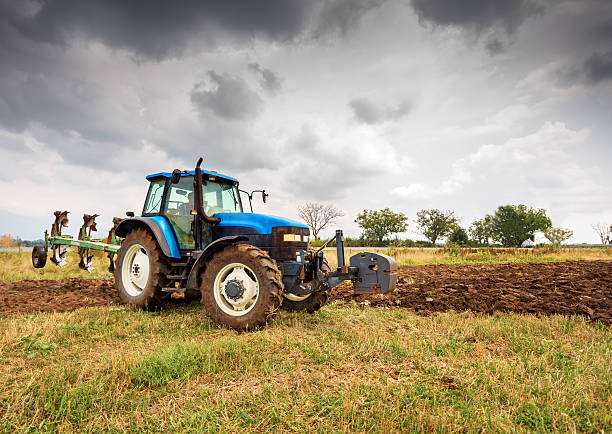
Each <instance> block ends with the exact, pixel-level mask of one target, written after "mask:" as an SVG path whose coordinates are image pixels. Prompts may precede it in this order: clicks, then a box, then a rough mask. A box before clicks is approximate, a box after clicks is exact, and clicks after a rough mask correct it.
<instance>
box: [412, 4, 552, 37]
mask: <svg viewBox="0 0 612 434" xmlns="http://www.w3.org/2000/svg"><path fill="white" fill-rule="evenodd" d="M412 6H413V8H414V10H415V12H416V13H417V15H418V17H419V20H420V21H421V22H429V23H432V24H434V25H440V26H455V27H460V28H464V29H468V30H471V31H475V32H476V33H477V34H480V33H481V32H482V31H485V30H491V29H501V30H503V31H505V32H506V33H507V34H512V33H514V32H515V31H516V29H517V28H518V27H519V26H520V25H521V24H522V23H523V21H524V20H525V19H527V18H529V17H531V16H535V15H539V14H542V13H544V7H543V6H542V5H541V4H540V3H537V2H536V1H533V0H496V1H491V0H412Z"/></svg>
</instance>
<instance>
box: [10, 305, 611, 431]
mask: <svg viewBox="0 0 612 434" xmlns="http://www.w3.org/2000/svg"><path fill="white" fill-rule="evenodd" d="M0 328H1V329H2V334H1V335H0V351H1V354H2V357H1V359H0V360H1V361H0V370H1V372H0V376H1V378H2V384H3V387H2V389H1V391H0V431H6V432H12V431H15V430H23V431H38V430H64V431H73V430H79V431H81V430H82V431H100V430H103V431H108V430H110V431H123V430H130V431H147V430H164V431H170V430H182V431H183V430H186V431H202V430H204V431H236V430H247V431H263V430H272V429H274V430H284V431H348V430H350V431H375V432H389V431H412V430H426V431H430V430H436V431H437V430H439V431H456V430H458V431H481V430H483V429H484V430H488V431H500V430H502V431H510V430H518V431H529V430H539V431H590V432H595V431H609V430H610V429H611V428H612V413H611V412H610V409H611V408H612V365H611V364H610V358H611V356H612V334H611V333H610V330H609V329H608V328H607V327H605V326H602V325H600V324H597V323H589V322H587V321H585V320H584V319H582V318H578V317H572V318H566V317H560V316H552V317H543V318H538V317H533V316H520V315H505V314H499V315H494V316H475V315H472V314H467V313H464V314H453V313H449V314H442V315H439V316H435V317H421V316H417V315H415V314H412V313H409V312H408V311H405V310H399V309H373V308H365V309H362V308H360V307H359V306H358V305H356V304H341V305H339V304H333V305H329V306H326V307H324V308H323V310H322V311H321V312H319V313H316V314H313V315H308V314H288V313H282V314H281V315H280V316H279V317H277V319H275V320H274V322H273V323H272V324H270V325H269V326H268V327H267V328H265V329H264V330H261V331H257V332H253V333H246V334H237V333H235V332H232V331H228V330H224V329H218V328H217V327H215V326H213V325H211V323H210V322H209V321H208V319H207V318H206V317H205V316H204V315H203V313H202V310H201V309H200V308H199V307H198V306H197V305H189V306H180V307H179V306H176V307H171V308H170V309H168V310H165V311H162V312H160V313H146V312H134V311H130V310H128V309H125V308H122V307H119V308H89V309H82V310H78V311H75V312H71V313H63V314H34V315H11V316H9V317H4V318H0Z"/></svg>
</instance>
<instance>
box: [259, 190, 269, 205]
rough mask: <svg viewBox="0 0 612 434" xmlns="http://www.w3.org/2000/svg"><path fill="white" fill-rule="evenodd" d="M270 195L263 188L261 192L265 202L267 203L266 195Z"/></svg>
mask: <svg viewBox="0 0 612 434" xmlns="http://www.w3.org/2000/svg"><path fill="white" fill-rule="evenodd" d="M268 196H270V195H269V194H268V193H266V190H263V191H262V192H261V198H262V199H263V203H266V197H268Z"/></svg>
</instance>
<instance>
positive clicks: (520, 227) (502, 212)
mask: <svg viewBox="0 0 612 434" xmlns="http://www.w3.org/2000/svg"><path fill="white" fill-rule="evenodd" d="M551 226H552V222H551V221H550V218H549V217H548V216H547V215H546V210H544V209H541V208H538V209H536V208H531V207H527V206H526V205H504V206H500V207H499V208H497V211H495V214H493V216H492V217H491V234H492V238H493V240H494V241H496V242H499V243H501V244H503V245H504V246H515V247H520V246H521V245H523V243H524V242H525V241H527V240H530V241H534V239H535V233H536V232H537V231H541V232H544V231H546V230H547V229H548V228H550V227H551Z"/></svg>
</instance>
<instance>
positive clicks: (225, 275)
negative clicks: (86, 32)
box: [32, 158, 397, 331]
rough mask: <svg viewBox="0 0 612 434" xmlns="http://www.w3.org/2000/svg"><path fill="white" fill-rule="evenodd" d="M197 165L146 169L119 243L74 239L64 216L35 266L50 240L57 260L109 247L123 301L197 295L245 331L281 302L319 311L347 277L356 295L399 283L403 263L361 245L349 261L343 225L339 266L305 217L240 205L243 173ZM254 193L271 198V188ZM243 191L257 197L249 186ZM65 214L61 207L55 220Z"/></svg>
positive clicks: (150, 304)
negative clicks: (75, 251)
mask: <svg viewBox="0 0 612 434" xmlns="http://www.w3.org/2000/svg"><path fill="white" fill-rule="evenodd" d="M201 163H202V158H200V159H199V160H198V162H197V165H196V168H195V170H179V169H175V170H174V171H173V172H171V173H169V172H162V173H156V174H152V175H149V176H147V180H148V181H149V182H150V184H149V190H148V193H147V197H146V199H145V203H144V208H143V211H142V215H141V216H140V217H135V216H134V213H131V212H129V213H127V215H128V218H127V219H124V220H123V221H116V223H117V224H116V225H115V227H114V228H113V229H114V236H117V237H119V238H123V239H122V240H121V241H117V242H116V243H112V244H106V245H103V247H100V246H97V244H99V243H95V242H93V241H88V240H89V238H88V236H87V234H85V235H84V236H79V240H72V238H71V237H69V236H62V235H61V228H62V221H61V220H60V222H57V221H56V224H55V225H54V227H53V228H52V232H51V237H48V236H47V234H45V235H46V236H45V239H46V243H45V246H40V247H39V248H38V249H37V250H36V252H33V256H32V259H33V263H34V266H35V267H39V266H44V263H45V261H46V251H47V248H48V247H49V244H50V245H51V247H53V249H54V258H55V259H53V258H52V261H53V262H56V263H57V262H60V261H62V260H63V256H61V255H62V250H61V249H62V248H64V249H65V248H66V245H72V246H77V247H79V248H80V251H81V250H83V253H82V257H84V258H85V259H84V261H85V262H84V265H85V266H89V267H91V263H90V262H87V258H90V256H88V252H89V251H88V250H87V249H94V250H96V249H98V250H102V249H103V250H105V251H107V252H109V257H110V258H111V270H112V271H113V272H114V276H115V282H116V286H117V289H118V291H119V295H120V297H121V300H122V301H123V302H124V303H127V304H130V305H134V306H138V307H141V308H157V307H159V306H161V305H162V304H163V303H164V302H165V301H166V300H168V298H170V297H171V296H172V294H173V293H174V294H176V295H175V296H187V297H194V296H195V297H199V298H200V299H201V302H202V303H203V305H204V309H205V310H206V312H207V314H208V315H209V316H210V318H211V319H212V320H213V321H214V322H215V323H217V324H219V325H224V326H227V327H230V328H233V329H235V330H240V331H244V330H252V329H254V328H257V327H259V326H262V325H264V324H265V323H266V322H268V321H269V320H270V319H271V318H272V317H273V316H274V315H275V314H276V312H277V311H278V309H279V308H281V309H286V310H290V311H307V312H314V311H316V310H318V309H320V308H321V306H323V305H324V304H325V303H326V302H327V299H328V295H329V291H330V289H331V288H332V287H334V286H335V285H337V284H339V283H340V282H342V281H344V280H351V281H352V282H353V285H354V290H355V292H356V293H369V292H379V293H386V292H388V291H390V290H392V289H393V288H395V284H396V281H397V265H396V263H395V261H394V260H393V259H392V258H390V257H388V256H385V255H382V254H376V253H370V252H363V253H359V254H356V255H354V256H352V257H351V258H350V261H349V264H348V265H347V264H346V263H345V260H344V238H343V235H342V231H336V236H335V241H336V247H337V256H338V266H337V268H335V269H332V268H331V267H330V266H329V264H328V263H327V261H326V259H325V258H324V256H323V248H319V249H318V250H314V249H311V248H310V247H309V236H310V231H309V228H308V227H307V226H306V225H304V224H302V223H299V222H296V221H292V220H288V219H285V218H280V217H273V216H268V215H263V214H256V213H253V212H252V204H251V206H250V209H251V212H244V209H243V204H242V201H241V195H240V193H241V192H242V190H239V188H238V180H237V179H234V178H232V177H230V176H226V175H222V174H220V173H217V172H213V171H208V170H203V169H201V168H200V165H201ZM258 192H259V193H261V195H262V198H263V201H264V202H265V201H266V196H267V194H266V193H265V191H258ZM243 193H246V195H247V197H248V199H249V202H251V201H252V198H253V192H252V193H247V192H243ZM64 213H67V212H64ZM65 215H67V214H63V215H62V213H59V212H56V220H57V219H61V218H64V217H65ZM86 221H87V219H86ZM63 225H64V226H65V225H67V218H66V219H65V222H64V224H63ZM56 226H57V227H56ZM90 226H91V224H90ZM54 232H55V234H54ZM114 236H113V238H112V239H113V240H115V238H114ZM119 238H117V240H119ZM333 239H334V238H332V239H331V240H330V241H332V240H333ZM109 243H111V234H109ZM119 243H120V245H119ZM60 244H61V245H60ZM104 246H105V247H104ZM323 247H325V246H323ZM58 249H60V250H59V253H57V251H58ZM64 263H65V261H64ZM37 264H38V265H37Z"/></svg>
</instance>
